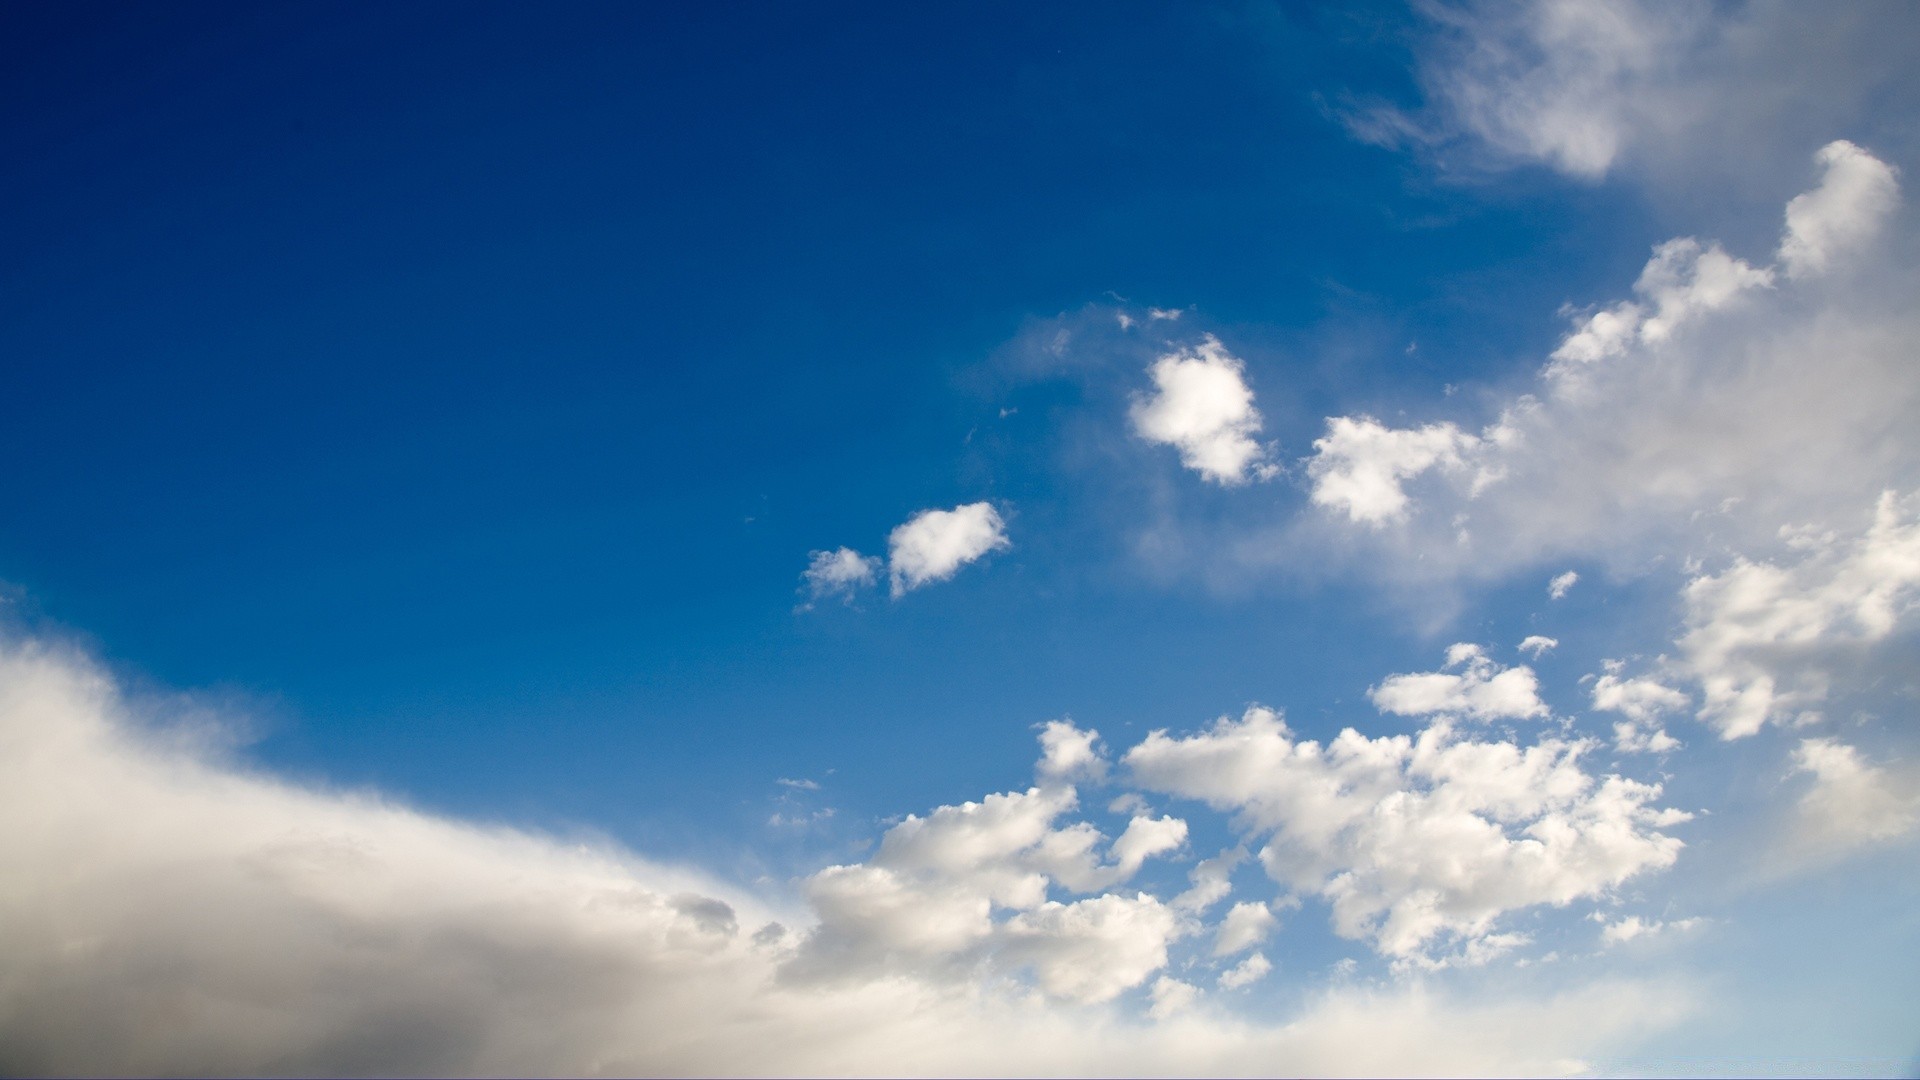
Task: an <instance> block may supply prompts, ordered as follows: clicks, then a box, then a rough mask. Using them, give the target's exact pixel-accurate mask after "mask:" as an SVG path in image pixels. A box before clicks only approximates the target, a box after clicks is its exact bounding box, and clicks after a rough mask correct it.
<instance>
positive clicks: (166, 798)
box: [0, 641, 1688, 1075]
mask: <svg viewBox="0 0 1920 1080" xmlns="http://www.w3.org/2000/svg"><path fill="white" fill-rule="evenodd" d="M1074 802H1075V795H1074V793H1073V792H1072V791H1071V789H1070V788H1068V787H1066V786H1064V785H1062V784H1059V783H1055V782H1052V781H1048V782H1044V783H1042V784H1041V785H1039V786H1038V787H1036V788H1034V789H1030V790H1028V791H1026V792H1017V793H1009V794H1006V795H1001V796H991V797H989V798H988V799H986V800H983V801H981V802H978V803H968V804H962V805H959V806H950V807H942V808H939V809H937V810H935V811H934V812H932V813H931V814H929V815H927V816H925V817H912V818H908V819H906V820H904V821H902V822H901V823H900V824H899V825H897V826H895V828H894V829H893V830H892V831H890V832H889V833H888V835H887V837H886V838H885V839H884V840H883V842H882V844H881V846H880V848H879V850H878V851H876V853H875V856H874V858H873V859H871V860H870V861H869V862H868V863H865V864H860V865H857V866H848V867H838V868H834V869H832V870H829V871H826V872H824V873H822V874H820V875H817V876H816V877H815V878H814V879H813V881H812V882H811V883H810V886H811V888H810V891H811V893H812V896H813V898H814V903H815V905H817V906H816V908H814V909H813V910H805V909H802V910H794V909H791V908H787V907H784V906H779V905H770V904H769V903H767V902H765V901H764V900H762V899H760V898H758V897H756V896H754V895H751V894H748V893H745V892H743V891H741V890H739V889H737V888H734V887H731V886H728V885H725V884H723V883H721V882H718V881H716V880H714V879H712V878H709V877H707V876H704V875H702V874H700V873H697V872H693V871H689V870H685V869H680V868H675V867H672V866H667V865H662V864H659V863H655V862H650V861H648V860H645V859H642V858H639V857H636V856H634V855H632V854H629V853H626V852H623V851H621V850H618V849H616V848H612V847H608V846H604V845H600V844H582V843H577V842H569V841H564V840H557V839H554V838H550V837H544V836H538V835H533V834H529V833H525V832H519V831H515V830H512V829H506V828H500V827H496V826H478V825H470V824H464V823H461V822H457V821H451V820H447V819H444V818H439V817H435V816H432V815H428V814H423V813H420V812H418V811H414V810H410V809H407V808H406V807H403V806H399V805H395V804H393V803H391V802H388V801H386V800H383V799H381V798H380V797H378V796H376V795H372V794H365V793H360V794H355V793H339V792H322V791H313V790H308V789H305V788H301V787H298V786H295V785H292V784H289V783H286V782H284V781H280V780H276V779H274V778H272V777H269V776H264V775H259V774H257V773H253V772H250V771H248V770H246V769H243V768H240V767H237V766H236V765H234V764H232V763H230V762H228V761H227V760H226V759H225V758H224V756H223V752H222V751H221V750H220V749H219V747H218V745H217V740H211V741H210V740H209V739H207V738H204V737H199V736H196V734H195V733H194V732H193V731H186V732H182V731H181V730H178V729H173V728H168V727H165V726H162V725H157V724H156V723H155V722H154V721H153V720H151V719H149V718H148V712H147V710H146V708H145V707H144V706H143V705H141V704H140V703H139V702H137V701H136V702H130V701H128V700H127V699H126V698H124V697H123V696H122V694H121V692H120V690H119V689H118V687H117V686H116V685H115V684H114V682H113V681H112V680H111V679H110V678H109V677H107V676H106V675H104V674H103V673H102V672H101V671H100V670H99V669H98V668H96V667H95V666H94V665H93V664H92V663H91V662H89V661H87V660H86V659H85V658H83V657H81V656H79V655H78V654H76V653H73V652H71V651H68V650H63V649H59V648H51V647H48V646H45V645H41V644H36V643H31V642H20V641H10V642H7V643H5V644H4V645H0V813H4V814H5V815H6V818H7V820H9V821H14V822H32V823H33V827H32V828H18V829H8V830H5V831H4V832H0V880H5V881H7V882H9V883H10V884H9V886H8V887H7V888H5V889H0V949H3V950H4V952H5V954H6V956H7V964H6V966H5V973H4V975H0V1070H4V1071H6V1072H9V1073H88V1074H123V1073H141V1074H158V1073H193V1074H228V1073H245V1074H262V1073H314V1074H342V1073H380V1074H399V1073H433V1074H442V1075H445V1074H471V1073H488V1074H491V1073H523V1074H527V1073H539V1074H554V1073H566V1074H583V1075H584V1074H597V1073H617V1074H628V1075H631V1074H640V1073H647V1074H655V1073H673V1074H685V1075H695V1074H701V1075H707V1074H740V1073H768V1072H778V1073H786V1074H819V1073H833V1074H836V1075H844V1074H848V1073H888V1074H896V1075H897V1074H901V1073H908V1074H925V1073H933V1072H940V1073H952V1072H967V1073H974V1074H1004V1073H1015V1074H1022V1075H1032V1074H1035V1073H1059V1072H1075V1073H1086V1072H1097V1073H1105V1074H1114V1075H1122V1074H1141V1073H1145V1074H1164V1073H1172V1072H1181V1073H1191V1072H1233V1073H1248V1072H1289V1073H1292V1072H1310V1073H1327V1074H1341V1073H1347V1074H1377V1073H1381V1072H1388V1073H1398V1072H1407V1071H1412V1070H1433V1069H1444V1070H1448V1071H1458V1072H1472V1073H1489V1072H1495V1073H1529V1074H1540V1073H1549V1072H1553V1073H1558V1072H1570V1071H1578V1070H1579V1069H1581V1068H1582V1067H1583V1065H1582V1062H1581V1060H1580V1058H1581V1056H1582V1055H1589V1054H1595V1053H1603V1052H1606V1050H1607V1048H1608V1047H1609V1046H1610V1045H1611V1044H1612V1043H1613V1042H1614V1041H1616V1040H1619V1039H1621V1038H1624V1037H1627V1036H1629V1035H1631V1034H1633V1033H1636V1032H1639V1031H1642V1030H1644V1029H1645V1028H1646V1027H1647V1025H1649V1024H1657V1023H1661V1022H1665V1021H1667V1020H1670V1019H1671V1018H1672V1017H1673V1016H1675V1015H1678V1014H1680V1013H1682V1012H1683V1011H1684V1009H1685V1008H1686V1006H1687V1001H1688V999H1687V998H1686V997H1685V995H1684V993H1683V991H1682V990H1681V989H1680V988H1679V987H1676V986H1673V985H1666V984H1660V983H1654V982H1644V981H1643V982H1637V983H1623V984H1594V985H1590V986H1586V987H1583V988H1582V989H1580V990H1578V991H1575V992H1571V993H1563V994H1551V995H1539V994H1528V995H1525V996H1519V995H1515V996H1509V997H1497V996H1496V997H1493V998H1483V999H1482V1000H1479V1001H1476V1002H1473V1003H1471V1004H1469V1003H1467V1002H1464V1001H1462V1000H1459V999H1457V998H1454V997H1452V996H1450V995H1448V994H1447V993H1445V992H1444V991H1438V992H1420V991H1416V990H1415V989H1413V988H1379V989H1363V988H1347V989H1331V990H1326V991H1322V992H1319V993H1316V994H1312V995H1310V996H1309V999H1308V1000H1307V1002H1306V1003H1305V1004H1304V1005H1303V1006H1302V1008H1301V1009H1300V1010H1299V1011H1298V1012H1297V1013H1296V1014H1294V1015H1292V1016H1291V1017H1290V1018H1289V1019H1288V1020H1287V1021H1286V1022H1284V1023H1271V1024H1264V1025H1263V1024H1252V1023H1248V1022H1247V1021H1245V1020H1240V1019H1236V1018H1233V1017H1230V1016H1226V1015H1222V1014H1217V1013H1213V1012H1209V1011H1208V1010H1207V1008H1206V999H1205V998H1204V997H1203V996H1202V995H1200V993H1199V991H1198V989H1197V988H1196V987H1194V986H1193V984H1192V983H1190V982H1185V981H1183V980H1181V979H1178V978H1175V977H1172V976H1169V975H1165V974H1159V975H1157V977H1156V973H1157V972H1162V971H1164V969H1165V966H1166V962H1167V961H1166V957H1167V952H1166V950H1167V947H1168V945H1169V943H1173V942H1177V941H1179V940H1181V939H1183V938H1184V937H1185V936H1186V935H1189V934H1190V933H1192V932H1193V931H1192V929H1191V923H1190V920H1191V918H1192V916H1191V914H1190V909H1176V908H1175V907H1174V906H1173V905H1171V904H1167V903H1163V902H1161V901H1160V900H1158V899H1156V898H1155V897H1154V896H1153V895H1152V894H1151V893H1150V892H1147V891H1140V890H1135V891H1127V890H1107V889H1104V888H1103V889H1102V891H1099V892H1096V893H1094V894H1092V895H1082V896H1075V895H1073V894H1072V893H1071V890H1069V891H1068V892H1067V893H1065V894H1062V895H1059V896H1052V897H1047V896H1043V892H1044V891H1047V890H1053V889H1058V888H1059V887H1060V886H1059V883H1058V880H1057V879H1056V878H1054V877H1052V875H1053V873H1054V872H1055V871H1056V870H1057V869H1059V868H1060V867H1063V866H1074V865H1078V866H1080V867H1082V868H1085V867H1087V866H1089V865H1090V866H1092V867H1093V869H1094V870H1095V871H1102V869H1103V868H1104V871H1103V872H1105V873H1107V874H1109V875H1111V877H1110V880H1116V879H1117V878H1118V877H1124V876H1126V875H1127V874H1128V873H1129V871H1128V870H1127V869H1125V867H1129V866H1131V867H1135V868H1137V865H1138V863H1139V862H1140V860H1141V859H1144V858H1147V857H1150V854H1151V853H1154V852H1166V851H1168V850H1170V849H1169V847H1168V843H1169V839H1170V838H1174V837H1175V836H1176V834H1180V835H1183V831H1182V830H1179V829H1175V828H1173V827H1172V826H1171V825H1170V824H1167V819H1152V818H1142V817H1136V823H1137V822H1138V821H1140V820H1146V821H1148V822H1154V823H1155V824H1152V825H1151V826H1148V827H1142V829H1141V832H1140V836H1141V839H1140V840H1139V841H1138V842H1137V843H1136V844H1135V845H1134V846H1133V847H1131V848H1129V849H1128V850H1129V851H1130V852H1131V854H1127V853H1120V854H1117V855H1116V857H1115V860H1114V861H1112V862H1105V863H1099V862H1089V861H1083V860H1081V858H1080V856H1081V855H1083V854H1084V853H1086V852H1087V851H1088V850H1090V847H1089V846H1085V845H1082V844H1081V843H1080V841H1079V839H1078V835H1079V834H1078V833H1075V832H1073V829H1074V826H1073V825H1063V824H1062V823H1061V819H1062V817H1063V816H1064V815H1066V814H1067V813H1068V811H1069V808H1070V807H1071V806H1073V805H1074ZM1082 824H1083V823H1082ZM1128 832H1129V833H1132V832H1133V828H1132V827H1131V826H1130V827H1129V830H1128ZM1063 835H1067V836H1070V837H1071V842H1068V843H1060V842H1059V841H1058V840H1057V839H1052V838H1058V837H1061V836H1063ZM1096 840H1097V837H1096ZM1122 846H1123V845H1122V844H1120V843H1118V842H1116V843H1115V844H1113V845H1108V848H1109V852H1110V853H1113V852H1118V851H1119V849H1120V848H1121V847H1122ZM1209 861H1210V862H1211V861H1212V860H1209ZM1231 861H1232V860H1227V865H1228V868H1230V864H1231ZM1203 865H1205V864H1203ZM1116 868H1119V873H1118V874H1117V875H1115V874H1114V871H1115V869H1116ZM1241 921H1245V919H1244V918H1243V919H1242V920H1241ZM836 935H838V940H837V941H830V940H829V939H834V938H835V937H836ZM850 944H851V945H853V946H855V948H854V949H853V950H852V952H853V953H854V954H857V957H856V956H853V955H849V954H848V953H847V952H840V953H838V954H837V955H834V954H833V953H834V950H833V949H832V948H830V947H829V946H830V945H838V946H848V945H850ZM983 944H984V945H985V946H986V947H985V949H983V948H982V946H983ZM823 958H824V959H830V960H833V961H835V962H836V963H837V964H838V965H839V966H838V967H837V969H833V970H827V969H824V968H823V967H822V960H823ZM856 960H857V962H855V961H856ZM1266 969H1267V965H1266V963H1265V958H1264V957H1263V956H1261V955H1260V954H1258V953H1254V954H1252V955H1250V956H1249V957H1248V958H1247V959H1245V960H1244V961H1242V962H1241V963H1240V964H1238V965H1237V966H1236V967H1234V968H1233V969H1231V970H1229V971H1227V972H1225V973H1223V974H1222V976H1221V977H1220V981H1221V985H1222V986H1223V987H1231V986H1237V985H1244V984H1245V983H1246V982H1250V981H1252V980H1253V979H1255V978H1257V977H1259V976H1260V975H1261V974H1264V972H1265V970H1266ZM1008 978H1014V979H1015V980H1016V981H1015V982H1014V983H1013V984H1012V985H1010V986H1009V985H1008V984H1007V983H1006V982H1005V981H1004V980H1006V979H1008ZM1156 978H1157V981H1152V982H1151V985H1150V986H1149V985H1148V984H1149V982H1150V980H1155V979H1156ZM1130 988H1132V989H1133V990H1134V991H1135V992H1137V993H1138V994H1139V995H1140V996H1141V997H1142V998H1144V999H1146V1000H1145V1001H1143V1002H1142V1005H1143V1006H1144V1005H1146V1004H1147V1002H1149V1001H1150V1003H1151V1007H1147V1008H1142V1009H1139V1010H1137V1011H1135V1010H1129V1009H1123V1008H1120V1007H1118V1006H1117V1005H1103V1004H1100V1002H1103V1001H1107V1002H1111V1001H1113V1000H1114V999H1115V997H1116V995H1118V994H1121V993H1123V992H1127V991H1129V989H1130ZM1036 993H1037V994H1038V995H1040V997H1038V998H1036V997H1035V996H1034V995H1035V994H1036ZM1049 1001H1055V1002H1061V1003H1064V1004H1062V1005H1059V1006H1054V1005H1050V1004H1047V1002H1049ZM1076 1002H1077V1003H1085V1004H1077V1005H1076V1004H1073V1003H1076ZM156 1017H160V1018H164V1022H163V1023H161V1022H158V1021H156V1019H155V1018H156ZM1383 1032H1384V1033H1386V1034H1384V1035H1383V1034H1382V1033H1383Z"/></svg>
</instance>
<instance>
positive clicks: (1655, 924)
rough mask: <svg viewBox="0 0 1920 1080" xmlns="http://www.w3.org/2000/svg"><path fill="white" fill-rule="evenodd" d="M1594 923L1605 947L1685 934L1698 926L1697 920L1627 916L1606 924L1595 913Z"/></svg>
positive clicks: (1698, 921)
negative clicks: (1668, 935) (1663, 919)
mask: <svg viewBox="0 0 1920 1080" xmlns="http://www.w3.org/2000/svg"><path fill="white" fill-rule="evenodd" d="M1595 921H1596V922H1600V923H1601V924H1602V925H1601V927H1600V943H1601V944H1603V945H1607V946H1613V945H1624V944H1626V943H1627V942H1629V941H1639V940H1643V939H1646V938H1650V937H1656V936H1658V935H1661V934H1670V933H1685V932H1687V931H1689V930H1692V929H1694V928H1695V927H1697V926H1699V925H1700V922H1701V920H1699V919H1674V920H1672V921H1669V922H1662V921H1660V920H1658V919H1642V918H1641V917H1640V916H1638V915H1628V916H1627V917H1626V918H1623V919H1616V920H1614V921H1612V922H1606V921H1605V920H1604V918H1601V917H1599V916H1598V914H1597V913H1596V918H1595Z"/></svg>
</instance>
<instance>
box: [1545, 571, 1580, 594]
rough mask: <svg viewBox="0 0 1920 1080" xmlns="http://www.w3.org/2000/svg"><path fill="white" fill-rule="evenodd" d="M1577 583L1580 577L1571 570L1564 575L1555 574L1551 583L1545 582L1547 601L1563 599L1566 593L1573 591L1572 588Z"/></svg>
mask: <svg viewBox="0 0 1920 1080" xmlns="http://www.w3.org/2000/svg"><path fill="white" fill-rule="evenodd" d="M1579 583H1580V575H1579V574H1577V573H1575V572H1574V571H1572V570H1569V571H1567V572H1566V573H1564V574H1556V575H1554V578H1553V580H1552V581H1549V582H1547V599H1549V600H1560V599H1564V598H1565V597H1566V595H1567V593H1569V592H1571V591H1573V587H1574V586H1575V585H1577V584H1579Z"/></svg>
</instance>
